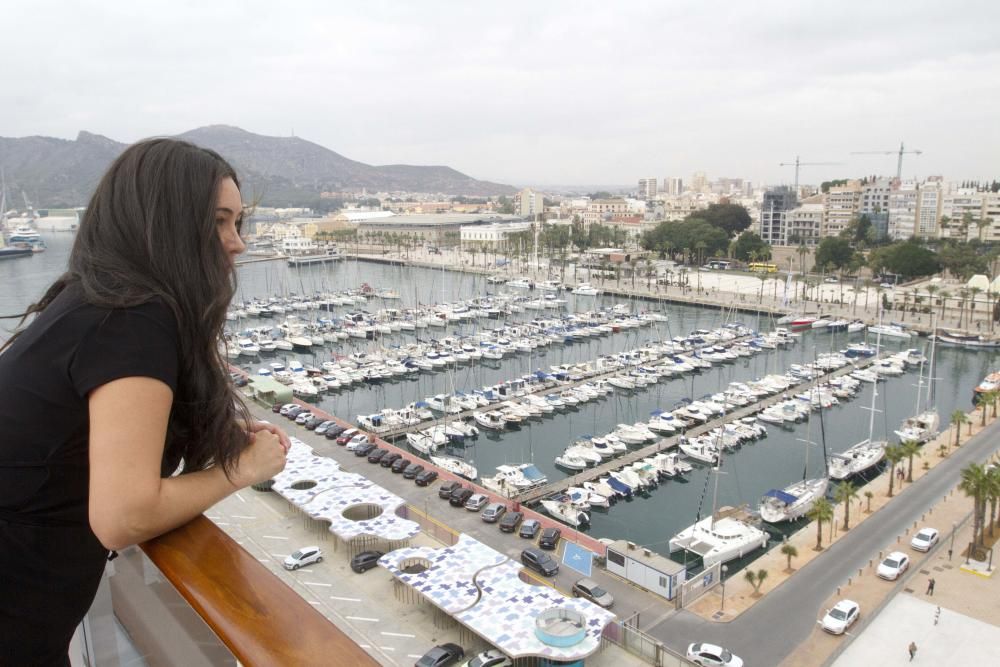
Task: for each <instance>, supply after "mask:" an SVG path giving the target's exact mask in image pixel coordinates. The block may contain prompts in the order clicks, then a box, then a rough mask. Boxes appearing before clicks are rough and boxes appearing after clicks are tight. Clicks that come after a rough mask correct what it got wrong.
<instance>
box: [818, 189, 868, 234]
mask: <svg viewBox="0 0 1000 667" xmlns="http://www.w3.org/2000/svg"><path fill="white" fill-rule="evenodd" d="M823 207H824V210H823V215H824V219H823V231H822V236H824V237H825V236H838V235H839V234H840V233H841V232H843V231H844V230H845V229H847V228H848V226H849V225H850V224H851V221H852V220H853V219H854V218H855V216H857V215H858V214H859V212H860V211H861V183H860V182H859V181H850V182H848V183H847V184H846V185H843V186H834V187H831V188H830V191H829V192H827V193H826V196H825V197H824V199H823Z"/></svg>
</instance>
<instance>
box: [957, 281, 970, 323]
mask: <svg viewBox="0 0 1000 667" xmlns="http://www.w3.org/2000/svg"><path fill="white" fill-rule="evenodd" d="M958 296H959V299H960V302H959V304H958V327H959V328H960V329H961V328H962V319H963V318H964V317H965V302H966V301H968V300H969V290H967V289H966V288H964V287H963V288H962V289H960V290H958Z"/></svg>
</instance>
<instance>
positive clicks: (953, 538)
mask: <svg viewBox="0 0 1000 667" xmlns="http://www.w3.org/2000/svg"><path fill="white" fill-rule="evenodd" d="M957 528H958V522H957V521H952V522H951V544H949V545H948V560H951V552H952V550H953V549H954V548H955V530H956V529H957Z"/></svg>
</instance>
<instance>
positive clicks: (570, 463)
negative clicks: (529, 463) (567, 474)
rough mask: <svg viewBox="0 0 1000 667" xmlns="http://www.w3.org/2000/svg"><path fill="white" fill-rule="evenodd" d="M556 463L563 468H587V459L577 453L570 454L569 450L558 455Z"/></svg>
mask: <svg viewBox="0 0 1000 667" xmlns="http://www.w3.org/2000/svg"><path fill="white" fill-rule="evenodd" d="M555 464H556V465H557V466H559V467H561V468H567V469H569V470H585V469H586V468H587V461H585V460H584V459H582V458H580V457H579V456H577V455H575V454H569V453H567V452H563V453H562V454H560V455H559V456H557V457H556V459H555Z"/></svg>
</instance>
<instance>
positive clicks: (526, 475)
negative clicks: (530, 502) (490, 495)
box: [479, 463, 549, 498]
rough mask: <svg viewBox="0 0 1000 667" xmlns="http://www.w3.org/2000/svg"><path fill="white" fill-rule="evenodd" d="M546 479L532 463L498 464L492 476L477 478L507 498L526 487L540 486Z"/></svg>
mask: <svg viewBox="0 0 1000 667" xmlns="http://www.w3.org/2000/svg"><path fill="white" fill-rule="evenodd" d="M548 481H549V480H548V477H546V476H545V474H544V473H542V471H541V470H539V469H538V468H537V467H535V465H534V464H532V463H519V464H513V465H508V464H505V465H499V466H497V468H496V474H495V475H494V476H492V477H483V478H482V479H480V480H479V482H480V484H482V485H483V486H484V487H485V488H487V489H489V490H490V491H495V492H496V493H499V494H502V495H505V496H507V497H508V498H510V497H513V496H516V495H517V494H518V493H521V492H522V491H526V490H527V489H531V488H534V487H536V486H542V485H543V484H546V483H547V482H548Z"/></svg>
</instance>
